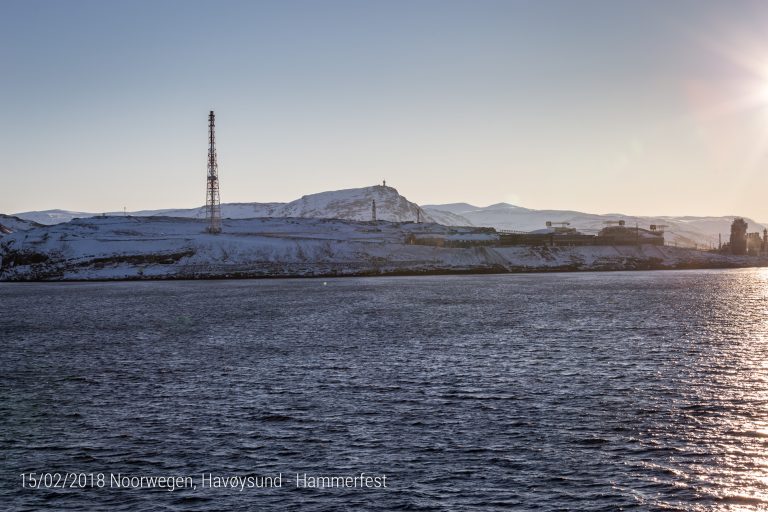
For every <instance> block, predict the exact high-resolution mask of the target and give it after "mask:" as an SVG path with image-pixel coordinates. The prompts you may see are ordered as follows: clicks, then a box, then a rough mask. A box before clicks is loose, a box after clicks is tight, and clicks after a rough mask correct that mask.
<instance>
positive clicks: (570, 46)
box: [0, 0, 768, 221]
mask: <svg viewBox="0 0 768 512" xmlns="http://www.w3.org/2000/svg"><path fill="white" fill-rule="evenodd" d="M0 8H2V16H0V69H2V71H0V95H1V96H0V97H2V99H3V101H2V110H3V113H2V116H1V117H0V120H1V121H2V122H0V155H2V157H1V159H0V178H1V181H0V212H2V213H14V212H22V211H29V210H44V209H52V208H63V209H70V210H76V211H90V212H103V211H120V210H122V209H123V207H125V208H127V209H128V210H129V211H132V210H133V211H135V210H141V209H159V208H183V207H195V206H200V205H202V204H203V203H204V199H205V173H206V157H207V145H206V142H207V116H208V111H209V110H215V112H216V121H217V133H216V134H217V149H218V152H219V164H220V182H221V197H222V202H271V201H290V200H293V199H296V198H298V197H300V196H302V195H304V194H311V193H315V192H321V191H326V190H337V189H343V188H353V187H361V186H368V185H373V184H377V183H380V182H381V181H382V180H383V179H386V180H387V184H388V185H391V186H394V187H395V188H397V189H398V191H399V192H400V193H401V194H403V195H404V196H406V197H407V198H408V199H410V200H412V201H415V202H417V203H419V204H441V203H453V202H467V203H471V204H474V205H478V206H485V205H489V204H494V203H499V202H508V203H512V204H515V205H519V206H525V207H528V208H538V209H543V208H547V209H573V210H580V211H586V212H593V213H624V214H632V215H745V216H748V217H751V218H753V219H755V220H758V221H768V201H766V200H764V197H765V196H766V195H768V31H767V30H765V27H766V26H768V2H763V1H755V2H753V1H745V0H731V1H724V0H723V1H717V2H712V1H706V0H658V1H653V0H638V1H633V0H621V1H616V0H601V1H595V0H578V1H571V0H562V1H555V0H530V1H523V0H503V1H493V0H464V1H453V0H409V1H399V0H386V1H385V0H356V1H333V0H312V1H299V0H279V1H277V0H276V1H257V0H252V1H242V2H240V1H227V0H224V1H221V2H210V1H205V2H196V1H188V0H184V1H171V0H154V1H139V0H131V1H127V0H125V1H118V0H115V1H108V2H104V1H101V0H94V1H77V0H70V1H66V2H62V1H41V0H23V1H12V0H0Z"/></svg>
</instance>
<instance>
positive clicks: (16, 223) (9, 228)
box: [0, 213, 41, 237]
mask: <svg viewBox="0 0 768 512" xmlns="http://www.w3.org/2000/svg"><path fill="white" fill-rule="evenodd" d="M40 226H41V225H40V224H38V223H37V222H32V221H29V220H24V219H20V218H18V217H15V216H13V215H3V214H2V213H0V237H2V236H3V235H9V234H11V233H13V232H16V231H24V230H27V229H32V228H35V227H40Z"/></svg>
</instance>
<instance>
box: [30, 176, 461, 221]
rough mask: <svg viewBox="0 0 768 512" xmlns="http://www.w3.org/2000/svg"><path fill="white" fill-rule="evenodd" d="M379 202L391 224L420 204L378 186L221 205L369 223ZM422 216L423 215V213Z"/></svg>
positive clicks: (246, 214)
mask: <svg viewBox="0 0 768 512" xmlns="http://www.w3.org/2000/svg"><path fill="white" fill-rule="evenodd" d="M373 201H376V217H377V218H378V219H379V220H387V221H392V222H405V221H415V220H416V211H417V209H418V208H419V207H418V205H416V204H415V203H412V202H410V201H408V200H407V199H406V198H405V197H403V196H401V195H400V194H399V193H398V192H397V190H396V189H395V188H393V187H385V186H383V185H376V186H373V187H362V188H352V189H346V190H336V191H332V192H320V193H318V194H310V195H306V196H302V197H301V198H299V199H296V200H295V201H291V202H290V203H225V204H222V205H221V215H222V217H224V218H228V219H253V218H258V217H301V218H316V219H348V220H370V219H371V206H372V203H373ZM422 213H423V212H422ZM120 215H126V214H124V213H123V212H106V213H89V212H77V211H69V210H46V211H40V212H22V213H17V214H16V216H18V217H21V218H23V219H29V220H33V221H35V222H39V223H40V224H46V225H51V224H59V223H61V222H69V221H70V220H72V219H75V218H80V219H85V218H90V217H98V216H108V217H115V216H120ZM127 215H130V216H134V217H156V216H166V217H187V218H196V219H201V218H203V217H204V216H205V208H204V207H199V208H186V209H163V210H141V211H137V212H128V213H127ZM422 217H423V218H422V219H421V220H422V221H424V222H432V221H433V219H432V218H431V217H430V216H428V215H422ZM442 217H443V218H445V219H446V220H451V219H455V220H456V221H459V222H460V221H461V220H462V219H460V218H458V217H456V216H450V215H449V216H448V217H445V216H442Z"/></svg>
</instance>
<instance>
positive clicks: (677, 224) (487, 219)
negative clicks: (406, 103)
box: [0, 185, 766, 247]
mask: <svg viewBox="0 0 768 512" xmlns="http://www.w3.org/2000/svg"><path fill="white" fill-rule="evenodd" d="M373 201H375V202H376V216H377V218H378V219H380V220H385V221H391V222H407V221H416V219H417V212H418V211H419V208H421V215H420V216H421V220H422V221H424V222H435V223H438V224H442V225H446V226H477V227H493V228H496V229H507V230H515V231H534V230H538V229H541V228H543V227H544V225H545V223H546V222H547V221H552V222H568V223H570V227H573V228H576V229H578V230H579V231H582V232H585V233H596V232H597V231H599V230H600V229H602V228H603V227H605V225H606V222H615V221H617V220H624V221H625V223H626V225H627V226H630V227H631V226H634V225H636V224H637V225H638V226H640V227H644V228H648V226H649V225H651V224H656V225H661V226H666V228H665V229H666V239H667V243H669V244H673V245H674V244H678V245H680V246H685V247H693V246H698V247H710V246H717V245H718V242H719V240H718V237H719V236H722V239H723V241H725V240H727V238H728V235H729V233H730V225H731V222H733V219H734V218H735V216H723V217H694V216H656V217H651V216H632V215H622V214H591V213H584V212H579V211H573V210H534V209H530V208H524V207H521V206H515V205H511V204H507V203H497V204H493V205H490V206H485V207H479V206H475V205H472V204H469V203H451V204H437V205H426V206H423V207H419V205H417V204H416V203H413V202H411V201H409V200H408V199H407V198H405V197H404V196H402V195H400V194H399V193H398V191H397V190H396V189H395V188H393V187H388V186H384V185H375V186H370V187H361V188H353V189H345V190H337V191H329V192H320V193H317V194H309V195H305V196H302V197H300V198H299V199H296V200H294V201H291V202H289V203H278V202H273V203H225V204H222V217H224V218H229V219H249V218H262V217H298V218H326V219H346V220H355V221H367V220H370V219H371V218H372V211H371V210H372V208H371V207H372V204H373ZM101 215H107V216H120V215H124V213H123V212H108V213H106V214H100V213H89V212H78V211H67V210H46V211H32V212H22V213H17V214H16V216H17V217H18V218H20V219H24V220H26V221H33V222H36V223H40V224H46V225H51V224H58V223H62V222H69V221H70V220H72V219H74V218H90V217H97V216H101ZM128 215H130V216H134V217H157V216H165V217H185V218H197V219H201V218H203V217H204V216H205V209H204V207H198V208H187V209H160V210H142V211H136V212H128ZM745 220H746V221H747V223H748V224H749V231H750V232H753V231H762V230H763V229H765V228H766V225H764V224H761V223H758V222H755V221H754V220H752V219H749V218H746V219H745ZM0 223H2V221H0ZM18 229H23V228H18Z"/></svg>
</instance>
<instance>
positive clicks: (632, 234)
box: [406, 220, 667, 247]
mask: <svg viewBox="0 0 768 512" xmlns="http://www.w3.org/2000/svg"><path fill="white" fill-rule="evenodd" d="M665 227H667V226H664V225H656V224H652V225H650V226H649V228H648V229H644V228H641V227H639V226H634V227H630V226H627V225H626V223H625V221H623V220H618V221H607V222H606V226H605V227H604V228H603V229H601V230H600V231H599V232H598V233H597V234H596V235H590V234H585V233H581V232H579V231H577V230H576V229H575V228H572V227H570V223H569V222H552V221H547V222H546V224H545V228H544V229H540V230H536V231H530V232H525V231H509V230H496V229H494V228H481V229H478V230H475V232H474V233H472V234H471V235H469V236H467V235H463V236H462V235H461V234H459V233H456V234H448V235H445V234H430V233H424V234H415V233H411V234H409V235H408V237H407V239H406V243H409V244H416V245H433V246H438V247H478V246H495V247H503V246H512V245H529V246H540V247H571V246H576V245H664V228H665Z"/></svg>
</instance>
